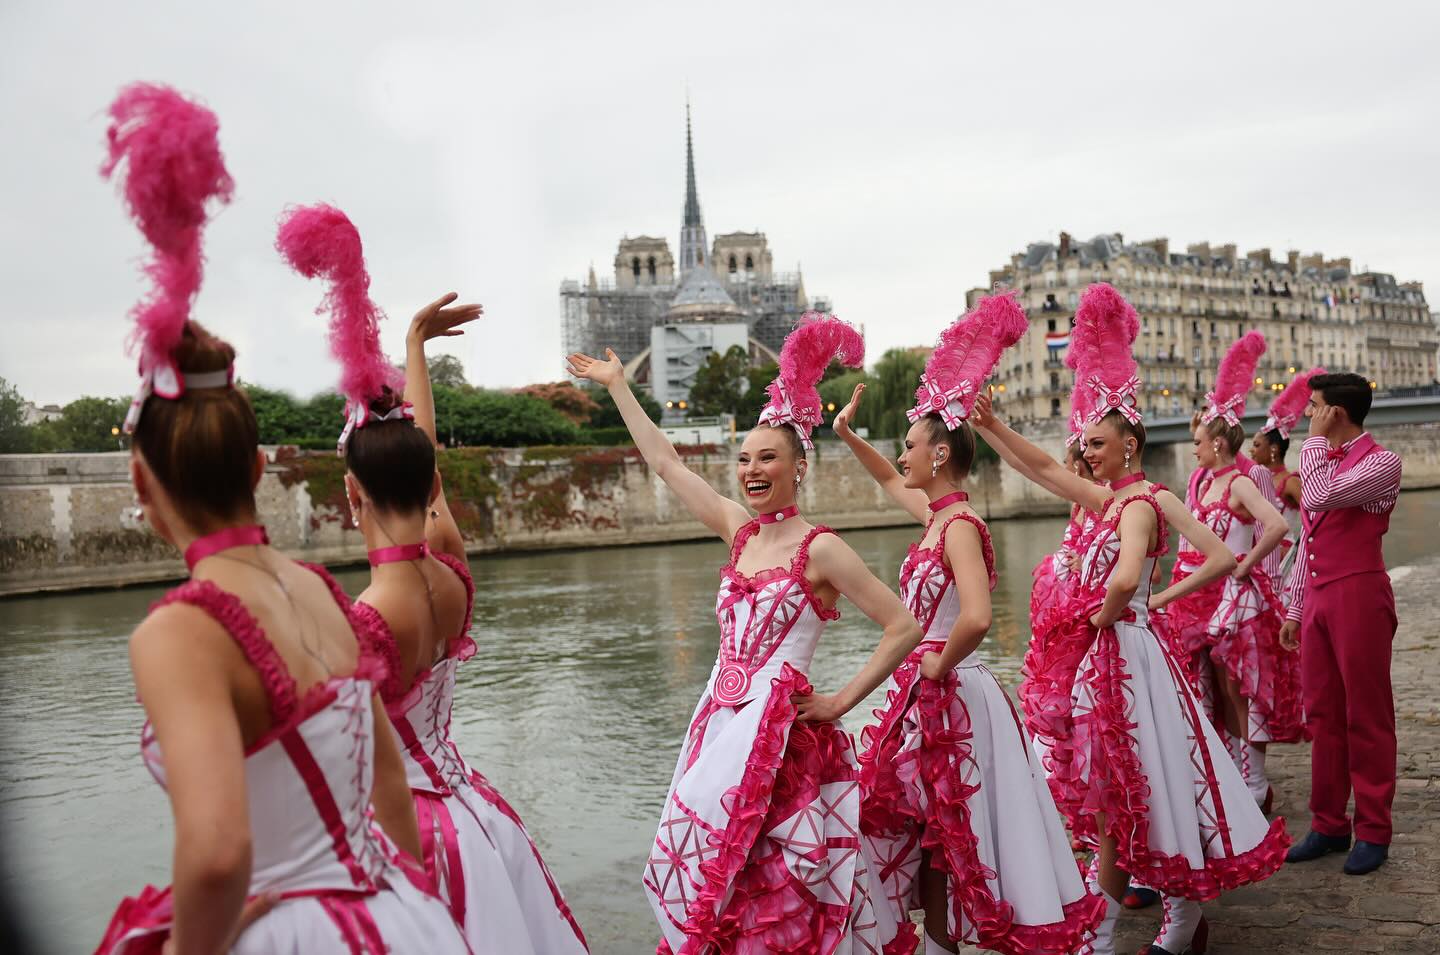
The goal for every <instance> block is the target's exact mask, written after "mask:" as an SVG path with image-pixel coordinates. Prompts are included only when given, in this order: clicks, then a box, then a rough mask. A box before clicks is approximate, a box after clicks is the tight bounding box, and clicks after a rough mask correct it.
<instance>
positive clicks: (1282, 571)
mask: <svg viewBox="0 0 1440 955" xmlns="http://www.w3.org/2000/svg"><path fill="white" fill-rule="evenodd" d="M1323 374H1325V369H1324V368H1312V369H1310V370H1309V371H1302V372H1300V373H1299V374H1298V375H1296V376H1295V377H1294V378H1292V379H1291V380H1290V384H1288V385H1286V386H1285V388H1284V390H1283V391H1281V392H1280V394H1279V395H1277V396H1276V398H1275V401H1274V402H1272V403H1271V405H1270V413H1269V415H1267V416H1266V418H1265V424H1264V425H1263V426H1261V428H1260V430H1259V431H1257V432H1255V438H1254V440H1253V441H1252V442H1251V443H1250V455H1251V457H1253V458H1254V459H1255V463H1256V464H1258V465H1260V466H1261V467H1263V468H1265V472H1266V473H1265V475H1264V476H1265V477H1268V478H1269V486H1270V488H1271V489H1272V491H1273V494H1274V498H1273V500H1271V502H1270V503H1272V504H1274V505H1275V506H1276V507H1278V508H1279V509H1280V514H1281V516H1282V517H1284V518H1285V523H1286V524H1287V525H1288V526H1289V528H1290V530H1289V532H1288V533H1286V535H1285V539H1284V540H1283V541H1281V542H1280V546H1279V547H1277V548H1275V549H1274V550H1272V551H1271V552H1270V553H1269V554H1266V555H1265V560H1264V561H1262V562H1261V565H1260V566H1262V567H1264V568H1265V573H1266V574H1268V575H1269V576H1270V580H1271V581H1273V582H1274V583H1275V586H1276V587H1277V588H1278V589H1279V593H1278V596H1279V597H1280V600H1281V605H1282V609H1281V612H1282V613H1283V612H1284V604H1285V597H1286V591H1285V588H1284V582H1285V579H1286V578H1287V577H1288V576H1289V574H1290V568H1291V567H1293V566H1294V564H1295V554H1296V548H1297V546H1298V545H1299V543H1300V472H1299V471H1291V470H1290V469H1289V468H1287V467H1286V466H1285V455H1286V454H1288V453H1289V451H1290V434H1291V432H1292V431H1294V430H1295V426H1296V425H1297V424H1299V423H1300V417H1301V415H1303V414H1304V413H1305V405H1306V404H1307V403H1309V401H1310V379H1311V378H1314V377H1315V376H1316V375H1323ZM1251 477H1252V478H1255V477H1256V475H1253V474H1252V475H1251ZM1261 489H1262V490H1264V485H1261Z"/></svg>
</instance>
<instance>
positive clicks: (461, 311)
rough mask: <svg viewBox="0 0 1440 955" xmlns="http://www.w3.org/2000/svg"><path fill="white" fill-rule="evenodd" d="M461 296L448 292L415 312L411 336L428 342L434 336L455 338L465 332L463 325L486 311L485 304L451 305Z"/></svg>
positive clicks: (411, 322)
mask: <svg viewBox="0 0 1440 955" xmlns="http://www.w3.org/2000/svg"><path fill="white" fill-rule="evenodd" d="M459 297H460V296H458V295H456V294H455V293H454V292H447V293H445V294H444V295H442V296H440V297H439V298H437V299H436V300H435V301H433V302H431V303H430V304H429V305H426V306H425V307H424V308H422V309H420V311H418V312H416V313H415V317H414V318H412V319H411V320H410V331H409V337H410V338H411V339H413V340H415V341H420V342H428V341H429V340H430V339H432V338H453V337H455V336H456V335H463V334H465V332H464V330H462V329H461V328H460V326H461V325H464V324H467V323H469V322H473V321H475V319H477V318H479V317H480V316H481V315H483V314H484V312H485V306H483V305H451V304H450V303H451V302H453V301H455V300H456V299H457V298H459Z"/></svg>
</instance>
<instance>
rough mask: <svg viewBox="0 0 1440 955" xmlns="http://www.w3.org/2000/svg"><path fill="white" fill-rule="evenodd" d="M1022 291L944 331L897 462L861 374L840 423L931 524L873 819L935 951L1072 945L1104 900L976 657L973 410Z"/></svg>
mask: <svg viewBox="0 0 1440 955" xmlns="http://www.w3.org/2000/svg"><path fill="white" fill-rule="evenodd" d="M1027 327H1028V323H1027V322H1026V320H1025V313H1024V311H1022V310H1021V308H1020V306H1019V305H1018V304H1016V302H1015V299H1014V298H1013V297H1012V296H1009V295H1003V296H992V297H990V298H986V299H982V300H981V301H980V303H979V304H978V305H977V306H976V308H975V309H974V310H973V311H971V312H970V313H969V314H967V315H965V316H962V317H961V318H960V319H958V320H957V321H956V322H955V323H954V324H953V325H951V326H950V327H949V328H947V329H946V330H945V331H944V332H943V333H942V334H941V336H940V342H939V344H938V345H937V346H936V347H935V351H934V352H933V353H932V354H931V356H930V360H929V361H928V362H927V363H926V366H925V374H924V375H922V376H921V379H920V389H919V391H918V392H917V393H916V398H917V404H916V406H915V407H914V408H913V409H911V410H910V411H909V412H908V415H909V418H910V421H911V422H912V424H911V425H910V429H909V431H908V432H907V433H906V435H905V451H904V453H903V454H901V455H900V459H899V464H900V471H899V472H897V471H896V470H895V467H894V466H893V465H892V464H891V463H890V461H889V460H887V459H886V458H885V456H884V455H882V454H881V453H880V452H878V451H876V450H875V448H873V447H871V446H870V445H869V444H868V443H867V442H866V441H865V440H864V439H863V438H861V437H859V436H858V435H856V434H855V432H854V431H852V430H851V428H850V421H851V419H852V417H853V416H854V414H855V410H856V408H857V406H858V405H859V403H860V399H861V396H862V395H863V394H864V390H865V386H864V385H863V384H861V385H856V386H855V394H854V396H853V397H852V398H851V399H850V403H849V404H848V405H847V406H846V407H845V409H844V410H843V411H841V412H840V414H839V415H837V416H836V418H835V422H834V429H835V433H836V434H837V435H839V436H840V438H841V439H842V440H844V442H845V443H846V445H848V446H849V448H850V450H851V451H853V452H854V453H855V456H856V457H857V458H859V459H860V462H861V463H862V464H864V465H865V468H866V470H868V471H869V472H870V475H871V477H873V478H874V479H875V481H876V482H877V483H878V484H879V485H880V486H881V487H883V488H884V489H885V492H886V493H887V494H888V495H889V496H890V498H891V499H892V500H893V501H894V502H895V503H896V504H898V505H899V506H900V507H901V508H903V509H904V510H905V511H906V512H908V513H909V514H910V516H912V517H914V518H915V519H916V520H917V521H918V522H920V523H922V524H924V525H925V533H924V534H923V535H922V536H921V539H920V540H919V541H918V542H917V543H915V544H912V545H911V547H910V551H909V554H908V555H907V556H906V559H905V563H904V565H903V566H902V567H901V569H900V594H901V597H902V598H903V599H904V601H905V604H906V606H907V607H909V608H910V612H911V613H912V614H914V615H915V619H916V620H917V621H919V623H920V625H921V626H922V627H923V628H924V629H925V640H924V642H922V643H921V644H920V646H919V647H918V648H916V650H915V652H914V653H912V654H910V656H909V658H908V659H906V661H905V662H904V663H903V664H902V665H901V666H900V668H899V669H898V670H896V671H895V673H894V674H893V675H892V676H891V678H890V683H889V693H888V696H887V699H886V706H885V708H884V709H881V710H876V711H875V715H876V716H877V717H879V720H880V722H879V725H877V726H871V727H867V728H866V729H865V731H864V733H863V734H862V735H863V738H864V740H865V744H866V746H865V752H864V753H863V754H861V756H860V786H861V794H862V803H861V824H862V826H863V827H864V829H865V832H866V834H867V836H869V837H870V839H871V841H872V844H874V845H875V846H876V850H877V856H878V858H877V860H876V861H877V862H878V863H879V865H880V867H881V872H882V875H883V880H884V883H885V895H886V898H887V899H888V900H889V901H890V904H891V905H892V907H893V908H894V910H895V917H896V918H897V919H900V920H908V919H909V916H910V910H911V909H922V910H924V912H925V952H926V955H936V953H942V952H954V951H957V950H958V949H957V946H956V942H962V941H963V942H965V943H967V944H972V945H978V946H979V947H981V948H984V949H989V950H992V951H997V952H1008V953H1012V955H1026V953H1030V952H1071V951H1074V950H1075V949H1076V948H1077V947H1079V945H1080V944H1081V942H1082V941H1083V940H1084V939H1085V937H1087V936H1088V935H1090V934H1091V933H1093V932H1094V930H1095V928H1096V927H1097V926H1098V924H1099V922H1100V919H1101V918H1102V917H1103V915H1104V912H1105V902H1104V900H1103V899H1101V898H1100V897H1099V896H1098V895H1092V894H1091V893H1090V892H1088V891H1087V890H1086V887H1085V882H1084V880H1083V879H1082V878H1081V875H1080V870H1079V867H1078V866H1077V865H1076V864H1075V857H1074V855H1073V854H1072V853H1071V851H1070V844H1069V839H1068V838H1067V836H1066V835H1065V827H1064V824H1063V823H1062V822H1061V821H1060V814H1059V813H1058V812H1057V811H1056V809H1055V801H1054V799H1053V798H1052V797H1051V795H1050V790H1049V788H1048V786H1047V784H1046V782H1045V774H1044V772H1043V771H1042V770H1041V769H1040V767H1039V759H1038V758H1037V757H1035V756H1033V755H1032V754H1031V752H1030V746H1029V740H1028V739H1027V738H1026V734H1025V730H1024V728H1023V727H1022V726H1021V725H1020V719H1019V717H1018V715H1017V714H1016V712H1015V708H1014V707H1013V706H1012V705H1011V703H1010V700H1009V699H1008V698H1006V696H1005V691H1004V690H1003V689H1001V687H1000V684H999V682H997V681H996V679H995V677H994V675H993V674H991V672H990V671H989V670H988V669H987V668H986V667H985V664H984V663H983V662H981V661H980V660H979V659H978V658H977V655H976V650H977V649H978V648H979V645H980V643H981V641H982V640H984V638H985V634H986V632H987V631H988V630H989V629H990V591H991V590H993V589H994V586H995V580H996V578H995V554H994V551H993V549H992V547H991V544H990V531H989V529H988V528H986V526H985V522H984V521H982V520H981V519H980V517H979V515H978V514H976V513H975V511H974V509H973V508H971V507H970V505H969V503H968V501H969V498H968V496H967V495H966V493H965V491H964V490H962V489H961V485H962V484H963V483H964V481H965V479H966V478H967V477H968V476H969V474H970V466H971V464H972V462H973V461H974V459H975V435H974V433H973V432H972V431H971V430H970V426H969V424H967V423H966V419H968V418H969V416H970V408H971V406H972V405H973V404H974V402H975V398H976V396H977V395H979V393H980V391H981V390H982V389H983V388H984V387H985V381H986V379H988V378H989V377H990V375H991V373H992V372H993V371H994V369H995V365H996V364H997V363H998V362H999V360H1000V355H1001V353H1002V352H1003V351H1004V350H1005V349H1006V348H1008V347H1010V346H1011V345H1013V344H1014V343H1015V342H1016V341H1017V340H1019V338H1020V336H1021V335H1023V334H1024V333H1025V330H1026V328H1027Z"/></svg>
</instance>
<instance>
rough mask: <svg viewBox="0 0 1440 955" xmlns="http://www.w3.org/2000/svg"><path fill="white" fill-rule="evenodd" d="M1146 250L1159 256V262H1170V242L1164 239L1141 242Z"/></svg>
mask: <svg viewBox="0 0 1440 955" xmlns="http://www.w3.org/2000/svg"><path fill="white" fill-rule="evenodd" d="M1140 244H1141V245H1143V246H1145V247H1146V248H1150V249H1154V250H1155V254H1156V255H1158V256H1160V261H1162V262H1169V261H1170V240H1169V239H1165V238H1160V239H1151V240H1150V241H1149V242H1142V243H1140Z"/></svg>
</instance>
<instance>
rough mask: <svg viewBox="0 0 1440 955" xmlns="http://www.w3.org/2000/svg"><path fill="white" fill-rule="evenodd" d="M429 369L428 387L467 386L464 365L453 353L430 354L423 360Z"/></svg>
mask: <svg viewBox="0 0 1440 955" xmlns="http://www.w3.org/2000/svg"><path fill="white" fill-rule="evenodd" d="M425 364H426V366H427V367H428V368H429V369H430V387H432V388H434V387H437V386H443V387H445V388H468V387H469V386H470V384H469V382H467V381H466V380H465V366H464V365H463V364H461V363H460V359H458V358H456V357H455V356H454V355H431V356H429V357H428V358H426V360H425Z"/></svg>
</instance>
